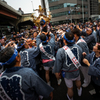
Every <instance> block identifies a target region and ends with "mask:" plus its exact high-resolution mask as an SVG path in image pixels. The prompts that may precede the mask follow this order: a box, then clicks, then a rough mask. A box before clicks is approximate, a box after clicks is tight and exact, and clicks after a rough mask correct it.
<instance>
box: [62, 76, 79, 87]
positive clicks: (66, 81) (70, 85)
mask: <svg viewBox="0 0 100 100" xmlns="http://www.w3.org/2000/svg"><path fill="white" fill-rule="evenodd" d="M64 80H65V84H66V86H67V87H68V88H72V87H73V81H76V80H78V81H79V80H80V75H79V76H78V77H77V78H74V79H67V78H64Z"/></svg>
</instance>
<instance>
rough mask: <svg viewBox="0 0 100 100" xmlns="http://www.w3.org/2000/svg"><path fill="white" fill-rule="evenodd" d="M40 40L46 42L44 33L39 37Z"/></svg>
mask: <svg viewBox="0 0 100 100" xmlns="http://www.w3.org/2000/svg"><path fill="white" fill-rule="evenodd" d="M40 39H41V40H42V41H45V40H46V35H45V34H44V33H42V34H41V35H40Z"/></svg>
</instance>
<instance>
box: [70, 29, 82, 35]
mask: <svg viewBox="0 0 100 100" xmlns="http://www.w3.org/2000/svg"><path fill="white" fill-rule="evenodd" d="M72 33H73V34H76V35H77V36H81V32H80V30H79V29H78V28H74V29H73V30H72Z"/></svg>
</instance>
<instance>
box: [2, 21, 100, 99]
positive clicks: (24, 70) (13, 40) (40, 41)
mask: <svg viewBox="0 0 100 100" xmlns="http://www.w3.org/2000/svg"><path fill="white" fill-rule="evenodd" d="M40 24H41V30H40V31H39V30H38V29H34V28H32V29H29V30H28V29H27V30H24V29H22V30H20V32H12V35H11V37H10V38H9V39H8V38H7V37H6V36H5V35H4V36H1V37H0V73H1V75H0V100H42V99H43V98H47V97H49V96H50V97H51V100H53V90H54V88H52V87H51V82H50V76H49V72H50V70H51V71H52V74H55V76H56V79H57V83H58V85H60V84H61V81H62V78H64V81H65V84H66V86H67V89H68V90H67V94H66V96H67V98H68V100H73V95H74V93H73V81H75V83H76V87H77V92H78V96H81V95H82V88H85V87H88V85H89V84H92V85H93V87H94V89H95V91H96V94H95V95H94V96H96V98H100V22H98V21H94V22H92V21H89V22H86V23H84V24H83V23H77V24H76V25H75V24H74V23H70V24H62V25H56V26H49V27H48V25H46V23H45V22H44V21H43V22H41V23H40ZM41 67H42V68H43V69H44V70H45V79H46V82H45V81H44V80H43V79H42V78H41V76H39V70H40V69H41ZM80 71H81V72H82V74H83V77H84V80H83V82H84V83H83V84H81V76H80ZM62 100H63V99H62Z"/></svg>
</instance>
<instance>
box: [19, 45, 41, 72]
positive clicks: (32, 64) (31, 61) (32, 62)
mask: <svg viewBox="0 0 100 100" xmlns="http://www.w3.org/2000/svg"><path fill="white" fill-rule="evenodd" d="M39 52H40V51H39V48H36V47H33V48H30V49H22V50H21V51H20V55H21V65H22V66H24V67H29V68H32V69H33V70H34V71H36V57H37V56H38V54H39Z"/></svg>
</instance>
